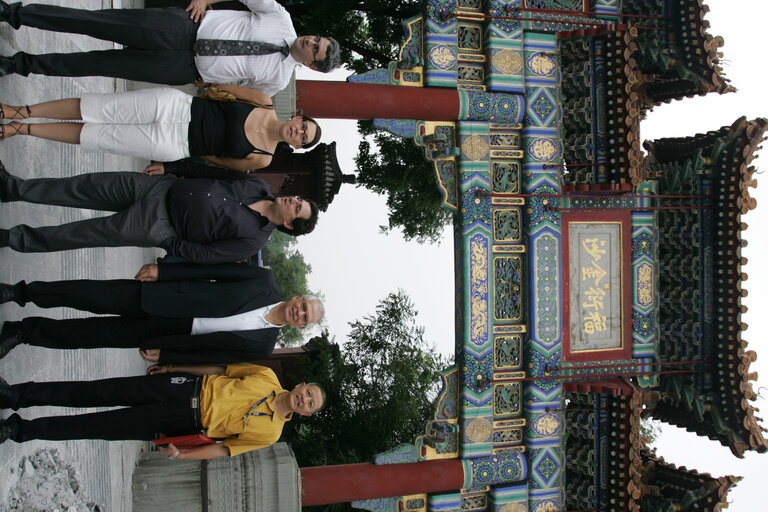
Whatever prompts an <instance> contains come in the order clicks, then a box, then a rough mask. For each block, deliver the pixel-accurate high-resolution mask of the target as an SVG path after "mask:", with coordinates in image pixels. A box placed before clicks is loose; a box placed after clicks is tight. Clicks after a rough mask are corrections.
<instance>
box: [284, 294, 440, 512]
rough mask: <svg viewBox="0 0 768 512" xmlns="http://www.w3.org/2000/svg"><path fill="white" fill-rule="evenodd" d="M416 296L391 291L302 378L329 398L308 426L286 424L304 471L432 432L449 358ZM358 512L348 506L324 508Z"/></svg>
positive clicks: (359, 458) (322, 345) (321, 342)
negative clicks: (420, 317)
mask: <svg viewBox="0 0 768 512" xmlns="http://www.w3.org/2000/svg"><path fill="white" fill-rule="evenodd" d="M417 314H418V313H417V312H416V310H415V309H414V307H413V304H412V303H411V301H410V299H409V298H408V296H407V295H406V294H405V293H404V292H402V291H398V292H396V293H390V294H389V295H388V296H387V297H385V298H384V299H383V300H381V302H380V303H379V304H378V306H377V307H376V313H375V314H373V315H370V316H366V317H364V318H363V319H362V320H357V321H355V322H352V323H351V324H350V326H351V330H350V333H349V335H348V339H347V343H345V344H344V345H342V347H341V348H340V349H339V348H338V347H337V346H336V345H335V344H333V343H331V341H330V340H329V339H328V333H327V332H324V333H323V335H322V336H320V337H317V338H313V340H312V341H311V343H313V344H315V346H316V347H318V350H317V351H316V352H314V355H313V357H312V358H309V359H308V360H306V361H305V363H304V364H303V365H302V366H303V367H300V368H299V372H300V378H299V377H294V380H296V379H300V380H302V381H304V380H305V381H314V382H318V383H320V384H321V385H322V386H323V387H324V388H325V390H326V392H327V394H328V401H327V402H328V404H327V407H326V408H325V409H323V411H321V412H320V413H318V414H317V415H316V416H315V417H314V418H312V419H310V420H308V421H296V422H290V423H288V424H286V428H285V430H284V439H286V440H288V441H290V443H291V445H292V447H293V450H294V452H295V454H296V457H297V460H298V462H299V465H300V466H303V467H306V466H323V465H331V464H348V463H354V462H366V461H370V460H372V459H373V456H374V455H376V454H377V453H381V452H384V451H387V450H389V449H391V448H393V447H395V446H397V445H398V444H401V443H410V442H413V440H414V437H415V436H417V435H420V434H423V433H424V427H425V423H426V421H427V419H428V418H429V417H431V416H432V415H433V414H434V403H433V401H434V399H435V397H436V394H437V392H438V390H439V387H440V377H439V374H438V372H439V371H440V370H441V369H443V368H445V367H446V366H448V364H449V363H448V361H447V360H446V359H445V358H444V357H443V356H441V355H440V354H438V353H436V352H435V351H434V347H433V346H432V345H431V344H429V343H428V342H427V341H426V340H425V339H424V329H423V327H420V326H418V325H417V324H416V316H417ZM321 509H322V510H326V511H339V510H352V509H351V507H350V506H349V505H347V504H343V505H332V506H328V507H322V508H318V510H321Z"/></svg>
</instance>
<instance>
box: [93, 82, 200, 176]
mask: <svg viewBox="0 0 768 512" xmlns="http://www.w3.org/2000/svg"><path fill="white" fill-rule="evenodd" d="M191 107H192V96H190V95H189V94H185V93H183V92H180V91H177V90H175V89H170V88H158V89H140V90H138V91H130V92H125V93H112V94H86V95H84V96H83V98H82V102H81V112H82V115H83V120H85V122H86V124H85V126H84V127H83V131H82V134H81V138H80V141H81V144H82V148H83V150H84V151H90V152H107V153H116V154H121V155H127V156H134V157H139V158H148V159H151V160H157V161H165V162H167V161H174V160H179V159H181V158H185V157H188V156H189V138H188V135H189V134H188V132H189V121H190V119H191V115H190V114H191Z"/></svg>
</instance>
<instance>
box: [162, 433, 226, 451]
mask: <svg viewBox="0 0 768 512" xmlns="http://www.w3.org/2000/svg"><path fill="white" fill-rule="evenodd" d="M152 442H153V443H155V444H156V445H158V446H164V445H168V444H171V443H173V444H174V445H175V446H176V448H194V447H195V446H206V445H209V444H215V443H216V441H214V440H213V439H211V438H210V437H208V436H205V435H203V434H192V435H188V436H178V437H161V438H160V439H155V440H154V441H152Z"/></svg>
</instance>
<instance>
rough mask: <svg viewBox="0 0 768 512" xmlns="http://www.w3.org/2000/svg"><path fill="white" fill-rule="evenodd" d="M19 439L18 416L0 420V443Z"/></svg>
mask: <svg viewBox="0 0 768 512" xmlns="http://www.w3.org/2000/svg"><path fill="white" fill-rule="evenodd" d="M18 438H19V416H18V415H17V414H14V415H12V416H10V417H9V418H8V419H6V420H0V443H4V442H6V441H7V440H9V439H10V440H12V441H16V440H17V439H18Z"/></svg>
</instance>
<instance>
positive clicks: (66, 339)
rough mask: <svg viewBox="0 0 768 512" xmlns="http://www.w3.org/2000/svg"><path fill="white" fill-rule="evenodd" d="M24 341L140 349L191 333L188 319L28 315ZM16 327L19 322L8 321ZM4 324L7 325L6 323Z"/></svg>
mask: <svg viewBox="0 0 768 512" xmlns="http://www.w3.org/2000/svg"><path fill="white" fill-rule="evenodd" d="M20 323H21V331H22V333H21V341H22V342H23V343H27V344H29V345H33V346H36V347H45V348H52V349H76V348H86V349H88V348H139V347H141V346H142V344H144V343H146V342H148V341H150V340H153V339H155V338H160V337H163V336H173V335H189V334H190V333H191V331H192V320H191V319H189V318H159V317H151V316H147V317H132V316H106V317H90V318H70V319H64V320H53V319H50V318H42V317H29V318H25V319H24V320H22V321H21V322H20ZM5 324H11V325H10V328H13V327H15V325H14V324H18V322H5ZM4 327H5V326H4Z"/></svg>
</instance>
